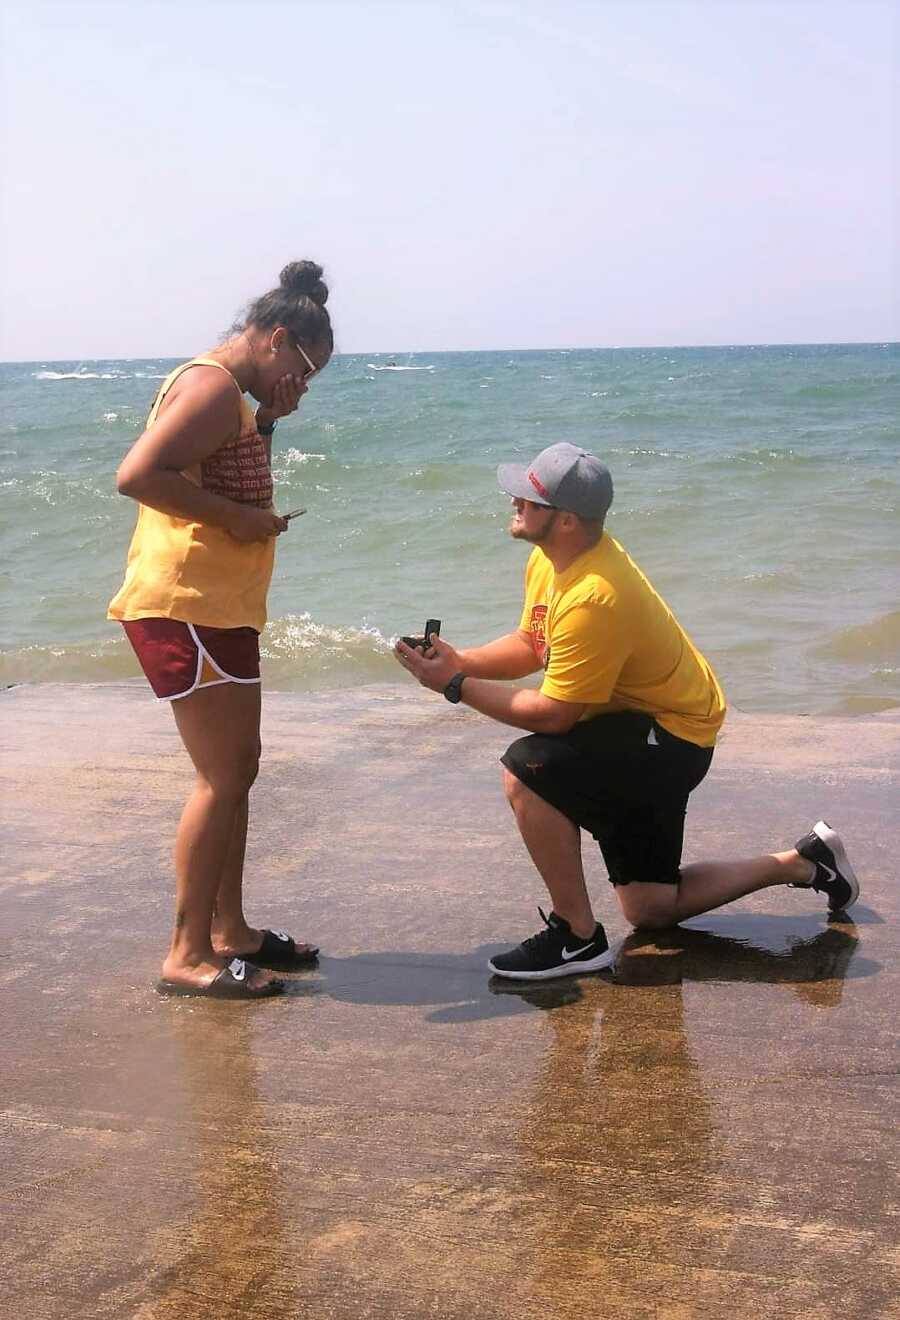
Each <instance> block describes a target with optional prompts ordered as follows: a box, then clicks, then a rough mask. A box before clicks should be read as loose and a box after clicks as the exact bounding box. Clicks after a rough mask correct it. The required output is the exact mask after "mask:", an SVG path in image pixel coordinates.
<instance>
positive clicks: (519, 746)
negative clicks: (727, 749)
mask: <svg viewBox="0 0 900 1320" xmlns="http://www.w3.org/2000/svg"><path fill="white" fill-rule="evenodd" d="M712 754H713V749H712V748H711V747H698V746H697V745H696V743H691V742H686V741H685V739H683V738H676V737H675V735H674V734H673V733H668V732H667V731H666V730H665V729H664V728H663V727H662V725H660V724H657V722H656V720H655V719H653V717H652V716H651V715H642V714H639V713H638V712H636V711H617V712H616V713H615V714H613V715H598V716H596V717H595V718H594V719H592V720H584V721H582V722H581V723H580V724H576V725H575V727H574V728H573V729H571V730H570V732H569V733H532V734H530V735H529V736H528V737H527V738H519V739H518V741H517V742H514V743H513V744H512V745H511V746H510V747H508V748H507V750H506V752H505V753H504V755H503V756H502V757H501V758H500V759H501V761H502V763H503V764H504V765H505V766H506V768H507V770H509V771H510V772H511V773H512V774H514V775H515V776H516V778H517V779H519V780H521V782H522V783H523V784H525V786H526V787H527V788H530V789H531V790H532V792H534V793H537V795H538V797H541V798H543V799H544V801H545V802H549V803H550V805H551V806H553V807H556V809H557V811H561V812H562V813H563V815H564V816H568V818H569V820H571V821H574V823H575V824H576V825H580V826H581V828H582V829H584V830H587V831H588V833H589V834H592V835H593V836H594V838H595V839H596V840H597V842H598V843H599V845H600V850H601V852H602V853H603V860H604V861H605V863H606V869H607V871H608V872H609V878H610V881H611V882H612V884H614V885H627V884H630V883H631V882H632V881H634V880H646V881H652V882H654V883H656V884H678V881H679V879H680V870H679V867H680V865H681V848H682V843H683V840H684V817H685V812H686V810H687V802H688V796H689V794H690V793H691V791H692V789H695V788H696V787H697V785H698V784H699V783H700V781H701V779H702V778H703V776H704V775H705V774H706V772H707V770H708V769H709V766H710V762H711V761H712Z"/></svg>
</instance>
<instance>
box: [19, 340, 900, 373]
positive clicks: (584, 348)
mask: <svg viewBox="0 0 900 1320" xmlns="http://www.w3.org/2000/svg"><path fill="white" fill-rule="evenodd" d="M850 347H853V348H879V347H880V348H895V347H900V339H820V340H817V339H785V340H758V341H756V342H748V343H737V342H727V343H726V342H723V343H720V344H577V345H576V344H570V345H563V346H556V347H552V348H548V347H537V348H413V349H409V348H395V349H387V348H367V349H358V350H356V351H354V352H352V353H351V352H338V351H335V353H334V354H333V355H332V356H333V358H351V357H367V356H368V357H414V356H416V355H419V356H421V355H422V354H425V353H433V354H441V355H444V354H453V355H455V356H459V357H463V356H465V355H467V354H485V353H632V352H636V351H638V350H641V349H644V350H651V351H662V350H665V351H667V352H670V351H676V352H677V351H678V350H681V349H697V348H850ZM182 360H187V359H184V358H183V357H182V355H180V354H177V353H175V354H169V353H166V354H162V353H141V354H138V355H137V356H134V357H117V356H106V357H77V356H76V357H57V358H2V359H0V366H4V367H6V366H10V367H12V366H29V365H36V364H51V363H69V362H174V361H182Z"/></svg>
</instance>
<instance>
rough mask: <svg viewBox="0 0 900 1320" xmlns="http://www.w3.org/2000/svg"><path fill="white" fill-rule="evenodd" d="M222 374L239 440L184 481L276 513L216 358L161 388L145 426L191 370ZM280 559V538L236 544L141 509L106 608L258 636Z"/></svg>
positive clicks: (261, 461)
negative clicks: (245, 630) (122, 575)
mask: <svg viewBox="0 0 900 1320" xmlns="http://www.w3.org/2000/svg"><path fill="white" fill-rule="evenodd" d="M194 366H208V367H220V368H221V370H222V371H224V372H225V373H226V374H227V375H228V376H229V377H230V379H231V380H233V381H234V387H235V389H236V390H237V393H238V398H239V400H240V413H241V424H240V433H239V435H238V436H237V438H236V439H235V440H232V441H230V442H229V443H228V444H225V445H222V447H221V448H220V449H217V450H216V451H215V453H213V454H210V455H209V457H208V458H206V459H204V461H203V462H202V463H198V464H196V465H195V466H193V467H191V468H187V469H185V471H184V472H183V473H182V474H181V475H182V476H183V477H186V478H187V479H188V481H192V482H194V484H195V485H197V486H202V487H203V488H204V489H205V490H212V491H214V492H215V493H216V494H217V495H224V496H225V497H226V498H227V499H230V500H236V501H238V502H239V503H244V504H255V505H257V506H258V507H259V508H264V509H268V508H271V505H272V469H271V466H270V463H269V451H268V446H267V445H266V444H265V442H264V441H263V439H262V437H261V436H260V434H259V432H258V431H257V429H256V419H255V417H254V415H253V411H252V409H251V408H250V405H249V404H248V402H247V400H246V399H245V398H244V396H243V394H242V393H241V389H240V386H239V385H238V383H237V381H236V380H234V377H233V376H232V375H231V372H230V371H228V369H227V368H226V367H223V366H222V363H221V362H216V361H214V360H213V359H212V358H194V359H193V360H192V361H191V362H185V363H183V364H182V365H181V366H180V367H176V369H175V370H174V371H173V372H171V374H170V375H169V376H167V377H166V379H165V381H164V382H163V384H162V386H161V388H160V391H159V393H158V394H157V396H156V399H155V400H154V403H153V407H152V408H151V409H150V415H149V417H148V418H147V429H148V430H149V429H150V427H151V426H152V425H153V423H154V422H155V421H156V418H157V416H158V415H159V409H160V406H161V404H162V401H163V399H164V398H165V397H166V395H167V394H168V392H169V390H170V388H171V386H172V385H173V384H174V382H175V381H176V380H177V379H178V377H179V376H180V375H181V374H182V372H184V371H187V370H188V369H189V368H190V367H194ZM274 559H275V537H274V536H271V537H269V538H268V539H267V540H266V541H237V540H235V538H234V537H233V536H230V535H229V533H228V532H226V531H225V530H224V529H223V528H221V527H209V526H207V525H206V524H205V523H199V522H191V521H190V520H189V519H186V518H174V517H172V516H171V515H170V514H168V513H161V512H160V511H159V510H158V509H150V508H148V507H147V506H146V505H144V504H141V505H139V506H138V519H137V526H136V527H135V529H134V535H133V537H132V538H131V546H130V547H129V550H128V565H127V568H126V570H125V581H124V583H123V584H122V587H121V589H120V590H119V591H118V592H117V594H116V595H115V596H114V597H113V599H112V600H111V601H110V604H109V610H108V612H107V617H108V618H110V619H123V620H127V619H155V618H162V619H180V620H181V621H182V622H183V623H195V624H200V626H201V627H206V628H255V629H256V630H257V632H262V630H263V628H264V626H265V622H266V596H267V594H268V590H269V583H270V581H271V578H272V566H273V563H274Z"/></svg>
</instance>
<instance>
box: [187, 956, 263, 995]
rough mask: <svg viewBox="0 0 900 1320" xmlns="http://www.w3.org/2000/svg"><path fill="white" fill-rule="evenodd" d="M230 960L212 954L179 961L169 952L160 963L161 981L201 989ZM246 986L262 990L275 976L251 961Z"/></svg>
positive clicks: (226, 957)
mask: <svg viewBox="0 0 900 1320" xmlns="http://www.w3.org/2000/svg"><path fill="white" fill-rule="evenodd" d="M230 961H231V959H230V957H229V956H222V957H219V956H214V957H213V958H209V959H204V960H203V961H201V962H196V963H193V962H185V961H179V960H178V959H177V958H174V957H173V956H172V955H171V954H169V956H168V958H166V960H165V962H164V963H163V965H162V978H161V979H162V981H163V982H165V983H166V984H167V985H176V986H184V987H185V988H192V987H195V988H197V989H202V988H203V987H204V986H208V985H211V984H212V982H213V981H214V980H215V979H216V977H217V976H218V975H219V973H220V972H221V971H222V969H223V968H224V967H227V965H228V963H229V962H230ZM246 967H247V988H248V990H262V989H264V988H265V987H266V986H267V985H269V984H270V983H271V982H272V981H276V980H277V979H278V978H277V977H276V976H270V975H269V973H268V972H265V971H263V970H262V969H261V968H259V967H254V966H253V965H252V963H247V964H246Z"/></svg>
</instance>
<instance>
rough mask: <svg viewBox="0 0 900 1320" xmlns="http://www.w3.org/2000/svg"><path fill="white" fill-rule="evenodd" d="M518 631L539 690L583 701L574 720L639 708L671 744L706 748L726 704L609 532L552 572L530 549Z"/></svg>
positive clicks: (679, 630) (700, 661) (706, 666)
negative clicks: (536, 666)
mask: <svg viewBox="0 0 900 1320" xmlns="http://www.w3.org/2000/svg"><path fill="white" fill-rule="evenodd" d="M520 627H521V628H522V629H523V630H524V631H525V632H527V633H529V635H530V637H531V643H532V646H533V647H534V649H535V653H536V655H537V657H538V659H539V660H540V662H541V664H542V665H543V666H544V670H545V673H544V681H543V683H542V684H541V691H542V692H543V693H544V694H545V695H546V696H548V697H553V698H554V699H555V700H557V701H572V702H586V703H587V706H588V709H587V710H586V711H585V713H584V715H583V716H582V718H583V719H592V718H593V717H594V716H596V715H600V714H604V713H609V712H612V711H619V710H637V711H643V712H644V713H645V714H648V715H653V716H655V718H656V719H657V720H658V722H659V723H660V724H661V725H662V727H663V728H664V729H668V731H669V732H670V733H674V734H675V736H676V737H678V738H684V739H686V740H687V741H688V742H692V743H696V744H697V745H698V746H699V747H712V745H713V744H714V743H715V741H716V734H717V733H718V730H719V728H720V726H721V724H722V721H723V720H724V718H725V698H724V696H723V695H722V689H721V688H720V687H719V683H718V680H717V679H716V676H715V674H714V673H713V671H712V668H711V667H710V665H709V663H708V661H707V660H706V659H705V658H704V657H703V656H702V655H701V654H700V652H699V651H698V650H697V649H696V647H695V646H694V644H693V643H692V641H691V639H690V638H689V637H688V635H687V633H686V632H684V630H683V629H682V628H681V627H680V625H679V623H678V621H677V619H676V618H675V616H674V615H673V614H672V611H671V610H670V609H669V607H668V605H667V604H666V603H665V601H664V600H663V599H662V597H661V596H659V595H658V594H657V592H656V591H655V590H654V589H653V587H652V586H651V584H650V583H649V582H648V581H647V579H646V578H645V577H644V575H643V573H642V572H641V570H640V569H639V568H638V566H637V564H635V563H634V562H633V560H631V559H630V558H629V557H628V555H627V554H626V553H625V551H624V550H623V549H622V547H621V546H620V545H619V543H618V541H616V540H614V538H613V537H611V536H610V535H609V534H608V533H606V532H604V533H603V536H602V537H601V539H600V541H599V543H598V544H597V545H595V546H593V547H592V548H591V549H590V550H587V551H585V553H584V554H583V555H580V556H579V557H578V559H576V561H575V562H574V564H570V566H569V567H568V568H567V569H566V571H565V572H564V573H560V574H559V576H557V575H556V574H555V573H554V570H553V565H552V564H551V562H550V560H549V559H548V558H547V556H546V555H545V554H544V552H543V550H541V549H540V547H538V546H536V547H535V549H534V550H533V551H532V554H531V558H530V559H529V560H528V567H527V569H526V573H525V607H524V609H523V611H522V620H521V624H520Z"/></svg>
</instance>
